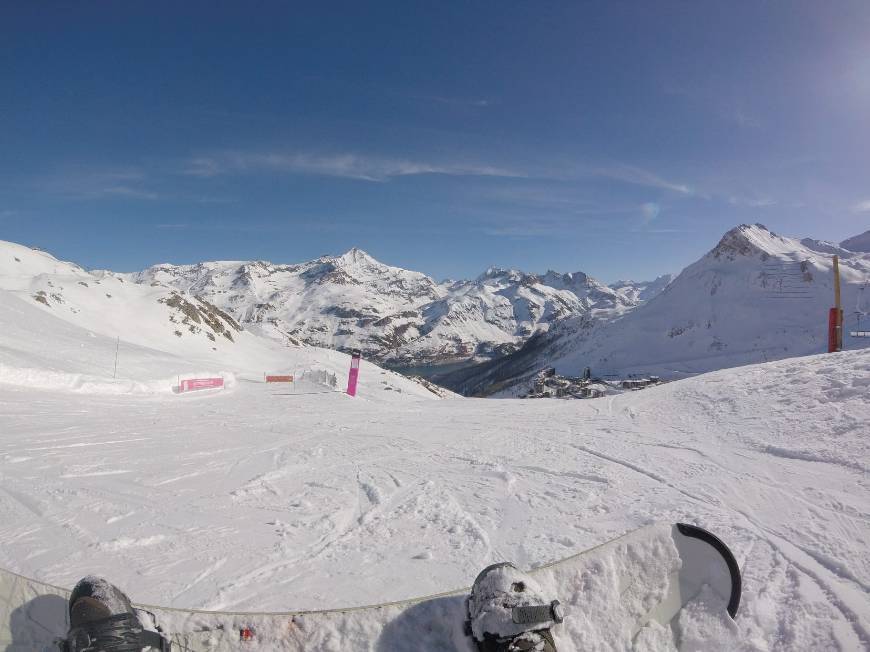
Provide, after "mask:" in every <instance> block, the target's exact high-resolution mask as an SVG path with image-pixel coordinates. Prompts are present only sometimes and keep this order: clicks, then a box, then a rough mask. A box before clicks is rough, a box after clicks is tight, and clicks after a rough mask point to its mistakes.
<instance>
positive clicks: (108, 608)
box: [61, 576, 170, 652]
mask: <svg viewBox="0 0 870 652" xmlns="http://www.w3.org/2000/svg"><path fill="white" fill-rule="evenodd" d="M69 622H70V625H69V632H68V633H67V637H66V640H65V641H63V642H62V644H61V649H62V650H63V652H143V650H156V651H158V652H169V649H170V647H169V642H168V641H167V640H166V639H164V638H163V637H162V636H161V635H160V633H159V632H155V631H150V630H147V629H145V627H144V626H143V625H142V621H141V620H140V618H139V615H138V614H137V613H136V610H135V609H134V608H133V605H132V604H131V603H130V599H129V598H128V597H127V596H126V595H125V594H124V592H123V591H121V589H119V588H118V587H117V586H115V585H114V584H111V583H110V582H108V581H106V580H104V579H103V578H101V577H94V576H88V577H85V578H83V579H82V580H80V581H79V583H78V584H76V586H75V588H74V589H73V591H72V594H71V595H70V598H69Z"/></svg>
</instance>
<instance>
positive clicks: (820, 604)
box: [0, 304, 870, 652]
mask: <svg viewBox="0 0 870 652" xmlns="http://www.w3.org/2000/svg"><path fill="white" fill-rule="evenodd" d="M27 305H28V307H30V308H33V309H34V310H36V309H37V308H35V307H34V306H33V305H31V304H27ZM4 345H5V343H4ZM336 355H337V354H336ZM868 389H870V352H857V351H848V352H845V353H842V354H834V355H820V356H815V357H807V358H802V359H800V360H794V359H792V360H785V361H779V362H774V363H768V364H763V365H753V366H748V367H744V368H741V369H731V370H723V371H719V372H715V373H711V374H709V375H705V376H700V377H697V378H692V379H687V380H683V381H679V382H674V383H669V384H666V385H663V386H660V387H656V388H652V389H648V390H646V391H644V392H637V393H632V394H626V395H623V396H618V397H615V398H613V400H599V401H511V400H507V401H485V400H473V399H471V400H458V401H417V402H407V401H395V402H392V403H383V404H376V403H374V402H372V401H352V400H349V399H347V398H346V397H345V396H342V395H341V394H334V393H326V394H311V395H298V396H294V397H288V396H280V395H276V393H273V392H274V390H271V389H270V388H268V387H267V386H265V385H263V384H255V383H246V382H239V383H238V384H237V386H236V387H235V389H234V391H231V392H227V393H225V394H223V395H211V396H199V397H190V398H189V399H184V398H180V397H175V396H171V395H151V396H145V397H141V396H130V395H125V396H106V395H82V394H74V393H71V392H52V391H44V390H40V391H36V390H34V389H33V388H29V387H11V386H4V387H3V391H2V392H0V541H2V542H3V545H2V546H0V566H4V567H7V568H11V569H13V570H16V571H19V572H22V573H24V574H26V575H29V576H35V577H38V578H42V579H44V580H48V581H51V582H53V583H56V584H61V585H64V586H72V584H73V583H74V582H75V581H76V580H77V579H78V578H79V577H81V576H82V575H84V574H86V573H97V574H101V575H104V576H107V577H108V578H110V579H111V580H113V581H115V582H117V583H118V584H120V585H121V586H122V587H124V588H126V589H127V590H128V591H129V592H130V593H131V595H133V597H134V598H135V599H137V600H140V601H142V602H146V603H157V604H167V605H175V606H185V607H200V608H206V609H246V610H258V609H261V610H269V611H277V610H291V609H303V608H317V607H341V606H348V605H359V604H367V603H372V602H380V601H384V600H390V599H400V598H405V597H409V596H415V595H421V594H429V593H433V592H436V591H441V590H446V589H453V588H456V587H460V586H466V585H468V584H469V583H470V581H471V580H472V579H473V578H474V576H475V574H476V573H477V572H478V571H479V570H480V569H481V568H482V567H483V566H485V565H486V564H489V563H492V562H495V561H501V560H504V559H509V560H513V561H514V562H515V563H517V564H518V565H520V566H522V567H530V566H533V565H536V564H541V563H543V562H547V561H550V560H555V559H559V558H563V557H565V556H567V555H569V554H571V553H573V552H576V551H579V550H583V549H587V548H589V547H591V546H594V545H596V544H598V543H601V542H604V541H607V540H609V539H612V538H614V537H615V536H618V535H620V534H622V533H623V532H626V531H629V530H633V529H635V528H637V527H638V526H642V525H646V524H648V523H650V522H653V521H664V522H675V521H684V522H691V523H696V524H698V525H701V526H704V527H707V528H709V529H710V530H712V531H713V532H715V533H716V534H718V535H719V536H720V537H721V538H722V539H723V540H724V541H725V542H727V543H728V544H729V546H731V547H732V549H733V550H734V552H735V554H736V556H737V560H738V562H739V565H740V568H741V570H742V572H743V576H744V585H743V599H742V601H741V607H740V612H739V614H738V618H737V620H736V622H735V623H730V624H723V625H722V626H721V627H719V628H708V629H701V630H697V631H692V632H691V634H690V635H687V634H686V632H684V635H685V636H687V638H685V639H684V647H683V649H684V650H686V651H688V650H701V649H703V650H738V649H739V650H754V651H759V652H760V651H765V652H770V651H780V650H782V651H785V650H788V651H789V652H792V651H808V652H809V651H817V650H861V649H866V648H867V645H868V642H870V597H868V589H867V587H868V586H870V557H868V556H867V549H868V545H870V507H868V506H870V485H868V477H870V476H868V474H870V466H868V451H867V426H866V424H867V423H868V422H870V401H867V392H868ZM651 561H654V559H646V558H645V559H644V560H643V563H647V562H651ZM602 576H603V577H607V573H606V572H604V571H602ZM589 582H590V586H592V587H595V586H599V587H601V588H600V590H601V591H602V595H601V596H600V599H599V600H600V602H605V603H606V601H607V600H613V599H614V598H613V595H612V594H608V595H604V593H606V592H610V591H613V590H614V587H613V586H611V585H607V583H606V582H603V581H601V578H600V577H598V576H595V577H590V578H589ZM568 598H569V599H566V603H569V604H570V603H571V601H570V596H568ZM362 617H363V618H364V614H363V616H362ZM567 617H568V618H572V619H574V620H572V621H571V623H572V625H571V629H572V631H575V632H576V631H579V632H580V634H579V635H578V636H577V638H576V639H575V640H566V639H565V638H564V637H562V631H563V630H559V631H557V637H558V640H559V650H560V652H571V651H573V650H578V651H579V650H582V651H583V652H594V651H597V650H612V649H613V646H612V642H611V641H610V640H609V639H606V638H602V637H601V636H600V634H599V632H600V631H602V629H607V628H606V627H600V626H599V624H596V623H589V624H588V625H587V626H585V627H578V625H577V624H578V622H579V623H582V622H583V620H582V619H583V612H582V610H579V611H578V610H572V611H571V612H570V613H569V614H568V616H567ZM354 624H355V625H358V627H357V629H356V630H355V631H361V632H365V631H367V630H366V623H365V622H357V623H354ZM456 629H457V631H461V623H456ZM661 633H662V636H663V637H668V638H669V637H670V636H671V633H670V631H668V630H665V631H662V632H661ZM412 640H413V639H412ZM447 644H449V643H447ZM291 649H292V648H291ZM317 649H329V648H328V647H327V646H326V645H325V644H324V645H323V646H322V647H318V648H317ZM354 649H370V647H366V646H364V645H363V644H362V643H361V644H360V645H359V647H358V648H357V647H355V648H354ZM646 649H647V650H651V649H653V650H673V648H672V647H670V646H669V645H668V644H665V643H664V642H663V641H662V640H661V639H660V645H659V646H655V647H648V648H646Z"/></svg>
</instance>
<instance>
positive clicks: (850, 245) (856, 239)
mask: <svg viewBox="0 0 870 652" xmlns="http://www.w3.org/2000/svg"><path fill="white" fill-rule="evenodd" d="M840 246H841V247H843V248H844V249H848V250H849V251H863V252H870V230H867V231H864V233H861V234H860V235H856V236H853V237H851V238H847V239H846V240H843V241H842V242H841V243H840Z"/></svg>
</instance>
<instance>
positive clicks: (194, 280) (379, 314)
mask: <svg viewBox="0 0 870 652" xmlns="http://www.w3.org/2000/svg"><path fill="white" fill-rule="evenodd" d="M128 278H129V279H130V280H131V281H133V282H135V283H138V284H144V285H158V286H166V287H169V288H173V289H176V290H178V291H181V292H184V293H189V294H192V295H194V296H196V297H200V298H202V299H204V300H207V301H208V302H209V303H211V304H214V305H215V306H218V307H219V308H220V309H221V310H223V311H225V312H226V313H227V314H229V315H232V316H233V317H234V318H235V319H236V320H238V321H239V322H240V323H241V324H243V325H245V327H246V328H249V329H253V330H255V331H257V332H258V333H259V334H262V335H266V336H268V337H272V338H277V339H286V340H288V341H289V342H291V343H304V344H309V345H314V346H323V347H329V348H336V349H339V350H344V351H348V350H351V349H357V348H358V349H361V350H362V351H363V352H364V354H365V355H366V356H367V357H369V358H371V359H374V360H377V361H380V362H384V363H388V364H391V365H394V366H418V365H426V364H432V363H449V362H457V361H468V360H476V361H481V360H487V359H492V358H496V357H500V356H502V355H505V354H507V353H510V352H511V351H514V350H516V349H518V348H519V347H521V346H522V345H523V344H524V343H525V342H526V341H527V340H528V339H529V338H530V337H531V336H532V335H534V334H535V333H539V332H545V331H546V330H548V329H549V328H550V327H551V326H552V325H553V324H555V323H557V322H559V321H560V320H563V319H567V318H570V317H576V316H578V315H590V316H595V317H597V318H601V319H609V318H613V317H615V316H618V315H620V314H622V313H623V312H625V311H627V310H631V309H633V308H635V307H636V306H638V305H640V304H641V303H642V302H643V301H644V300H646V299H647V298H648V297H650V296H654V294H655V293H656V292H657V291H660V290H661V289H663V287H664V286H665V284H666V283H663V282H661V281H657V284H656V283H655V282H654V283H640V284H630V283H627V284H622V285H621V286H620V288H619V290H615V289H613V288H610V287H608V286H607V285H605V284H603V283H601V282H599V281H597V280H595V279H594V278H592V277H591V276H588V275H587V274H584V273H582V272H575V273H569V274H560V273H557V272H553V271H549V272H547V273H546V274H543V275H537V274H529V273H526V272H522V271H520V270H515V269H501V268H495V267H493V268H490V269H488V270H486V271H485V272H484V273H483V274H481V275H480V276H479V277H477V278H476V279H474V280H463V281H448V282H444V283H437V282H435V281H434V280H433V279H431V278H430V277H428V276H426V275H425V274H422V273H420V272H415V271H410V270H405V269H402V268H399V267H392V266H389V265H385V264H384V263H381V262H379V261H377V260H375V259H374V258H373V257H372V256H370V255H369V254H367V253H366V252H364V251H362V250H360V249H357V248H354V249H351V250H350V251H348V252H346V253H344V254H342V255H340V256H322V257H320V258H317V259H315V260H312V261H308V262H304V263H299V264H275V263H270V262H265V261H255V262H243V261H218V262H204V263H199V264H196V265H170V264H161V265H155V266H153V267H150V268H148V269H146V270H144V271H142V272H138V273H135V274H131V275H128Z"/></svg>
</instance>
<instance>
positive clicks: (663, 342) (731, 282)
mask: <svg viewBox="0 0 870 652" xmlns="http://www.w3.org/2000/svg"><path fill="white" fill-rule="evenodd" d="M847 242H848V241H847ZM833 254H837V255H838V256H839V259H840V275H841V287H842V297H843V298H842V305H843V309H844V313H845V314H844V317H845V325H844V331H845V347H846V348H864V347H867V346H870V341H868V339H866V338H857V337H851V336H850V331H851V330H855V327H856V325H857V324H858V320H859V319H862V318H863V319H864V324H865V325H867V324H868V319H870V289H867V288H868V284H870V254H868V253H864V252H860V251H850V250H848V249H846V248H844V247H843V246H841V245H836V244H834V243H830V242H824V241H819V240H812V239H809V238H805V239H803V240H800V241H799V240H796V239H793V238H787V237H783V236H780V235H777V234H776V233H773V232H771V231H769V230H768V229H767V228H765V227H764V226H762V225H758V224H756V225H751V226H750V225H742V226H739V227H736V228H734V229H732V230H730V231H729V232H728V233H726V234H725V235H724V237H723V238H722V239H721V241H720V242H719V243H718V244H717V245H716V247H714V248H713V249H712V250H711V251H710V252H708V253H707V254H706V255H704V256H703V257H702V258H701V259H700V260H698V261H697V262H695V263H693V264H692V265H689V266H688V267H687V268H686V269H684V270H683V271H682V272H681V273H680V274H679V275H678V276H677V278H676V279H674V280H673V281H672V282H671V283H669V284H668V286H667V287H666V288H665V289H664V290H663V291H662V292H661V293H659V294H658V295H656V296H654V297H653V298H652V299H650V300H649V301H648V302H646V303H644V304H643V305H641V306H639V307H637V308H636V309H634V310H631V311H627V312H625V313H624V314H622V315H620V316H617V317H616V318H614V319H611V320H601V319H594V318H591V317H590V316H588V315H580V316H577V317H572V318H570V319H566V320H563V321H561V322H559V323H558V324H555V325H554V326H553V327H552V328H550V329H549V331H548V332H547V333H543V334H541V335H539V336H537V337H535V338H532V339H531V340H530V341H529V342H528V343H527V344H526V345H525V347H524V348H523V349H521V350H520V351H518V352H516V353H514V354H512V355H511V356H508V357H506V358H503V359H501V360H498V361H494V362H492V363H488V364H485V365H481V366H479V367H478V368H476V369H473V370H463V371H462V372H456V374H454V375H453V376H452V377H447V378H442V379H441V381H442V382H446V383H447V384H448V385H449V386H452V387H456V388H460V389H461V390H462V391H465V392H467V393H483V394H487V393H492V392H493V391H494V390H497V391H499V392H501V394H502V395H513V394H515V393H518V392H522V391H524V390H525V389H526V388H527V385H528V382H529V380H530V379H531V377H532V375H533V374H535V373H536V372H537V371H538V370H540V369H541V368H543V367H549V366H552V367H555V369H556V371H557V372H558V373H560V374H564V375H580V374H581V373H582V372H583V370H584V369H585V368H586V367H590V368H591V370H592V373H593V375H601V376H607V375H615V376H626V375H632V374H657V375H660V376H663V377H666V378H679V377H681V376H685V375H691V374H695V373H700V372H705V371H711V370H714V369H721V368H725V367H733V366H738V365H744V364H750V363H754V362H764V361H767V360H776V359H782V358H787V357H792V356H800V355H808V354H812V353H821V352H823V351H825V350H826V349H827V337H828V336H827V323H828V311H829V309H830V308H831V307H832V305H833V303H834V289H833V272H832V267H833V262H832V261H833ZM865 295H866V296H865Z"/></svg>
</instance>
